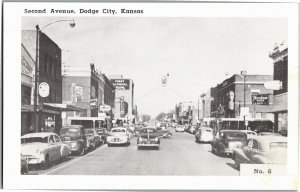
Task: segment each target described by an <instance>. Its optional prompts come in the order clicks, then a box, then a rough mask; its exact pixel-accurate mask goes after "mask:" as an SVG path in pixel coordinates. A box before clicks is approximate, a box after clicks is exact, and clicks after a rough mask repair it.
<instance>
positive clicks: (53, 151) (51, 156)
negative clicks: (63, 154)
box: [48, 135, 57, 161]
mask: <svg viewBox="0 0 300 192" xmlns="http://www.w3.org/2000/svg"><path fill="white" fill-rule="evenodd" d="M48 143H49V145H48V154H49V160H50V161H54V160H56V158H57V151H56V147H57V145H56V144H55V139H54V135H50V136H49V137H48Z"/></svg>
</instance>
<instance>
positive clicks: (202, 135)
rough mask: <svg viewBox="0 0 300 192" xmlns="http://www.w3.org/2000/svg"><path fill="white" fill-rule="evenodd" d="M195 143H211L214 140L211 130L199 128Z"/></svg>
mask: <svg viewBox="0 0 300 192" xmlns="http://www.w3.org/2000/svg"><path fill="white" fill-rule="evenodd" d="M195 139H196V142H197V143H198V142H212V141H213V140H214V135H213V129H212V128H210V127H200V128H199V129H198V131H197V133H196V135H195Z"/></svg>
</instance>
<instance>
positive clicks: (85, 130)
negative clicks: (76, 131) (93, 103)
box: [84, 129, 94, 135]
mask: <svg viewBox="0 0 300 192" xmlns="http://www.w3.org/2000/svg"><path fill="white" fill-rule="evenodd" d="M84 134H85V135H94V130H93V129H84Z"/></svg>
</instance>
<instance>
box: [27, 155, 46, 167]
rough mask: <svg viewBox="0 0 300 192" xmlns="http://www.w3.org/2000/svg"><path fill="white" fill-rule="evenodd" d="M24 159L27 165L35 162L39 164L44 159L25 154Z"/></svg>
mask: <svg viewBox="0 0 300 192" xmlns="http://www.w3.org/2000/svg"><path fill="white" fill-rule="evenodd" d="M26 161H27V164H28V165H35V164H40V163H43V162H44V161H45V159H44V158H43V157H42V156H41V157H35V156H27V157H26Z"/></svg>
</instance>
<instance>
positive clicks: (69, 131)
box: [60, 128, 80, 137]
mask: <svg viewBox="0 0 300 192" xmlns="http://www.w3.org/2000/svg"><path fill="white" fill-rule="evenodd" d="M60 135H61V136H62V135H63V136H70V137H76V136H80V129H78V128H62V129H61V130H60Z"/></svg>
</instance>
